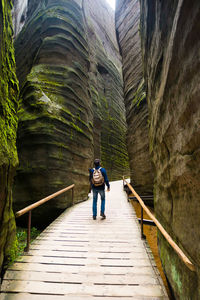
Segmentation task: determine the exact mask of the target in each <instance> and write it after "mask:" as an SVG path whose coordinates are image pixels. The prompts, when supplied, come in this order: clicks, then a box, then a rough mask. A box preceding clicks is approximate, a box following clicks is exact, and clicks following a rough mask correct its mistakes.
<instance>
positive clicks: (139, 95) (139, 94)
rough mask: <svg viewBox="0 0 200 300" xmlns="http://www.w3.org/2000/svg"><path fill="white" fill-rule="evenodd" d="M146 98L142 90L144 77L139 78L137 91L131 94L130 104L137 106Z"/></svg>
mask: <svg viewBox="0 0 200 300" xmlns="http://www.w3.org/2000/svg"><path fill="white" fill-rule="evenodd" d="M144 99H146V92H145V90H144V78H143V79H142V80H141V82H140V84H139V85H138V88H137V91H136V92H135V93H134V94H133V100H132V104H133V105H135V104H136V105H137V106H139V105H140V103H141V102H142V101H143V100H144Z"/></svg>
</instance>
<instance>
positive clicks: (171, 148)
mask: <svg viewBox="0 0 200 300" xmlns="http://www.w3.org/2000/svg"><path fill="white" fill-rule="evenodd" d="M199 19H200V2H199V1H198V0H194V1H192V2H191V1H189V0H180V1H178V0H177V1H161V2H159V1H153V2H152V1H146V0H145V1H144V0H141V38H142V50H143V61H144V75H145V82H146V85H147V91H148V92H147V101H148V105H149V116H150V117H149V119H150V133H149V135H150V151H151V156H152V159H153V163H154V166H155V170H156V175H155V186H154V188H155V193H154V195H155V212H156V216H157V218H158V219H159V220H160V222H161V223H162V224H163V226H164V227H165V228H166V230H167V231H168V232H169V234H170V235H171V236H172V238H173V239H174V240H175V241H176V242H177V243H178V245H179V246H180V247H181V248H182V250H183V251H184V252H185V254H186V255H188V257H189V258H191V260H192V262H193V263H194V265H195V267H196V272H195V273H192V272H191V271H189V270H188V269H187V267H186V266H185V265H184V264H183V263H182V262H181V261H180V259H179V258H178V256H177V255H176V254H175V253H174V251H173V250H172V249H171V248H170V247H169V246H168V245H167V243H166V242H165V241H164V240H163V238H162V237H161V236H159V249H160V255H161V259H162V263H163V266H164V269H165V272H166V274H167V277H168V279H169V282H170V284H171V286H172V287H173V290H174V293H175V296H176V299H181V300H182V299H199V298H200V277H199V274H200V273H199V270H200V269H199V267H200V256H199V253H200V243H199V241H200V231H199V228H200V218H199V214H200V202H199V199H200V189H199V186H200V167H199V166H200V148H199V145H200V105H199V103H200V93H199V92H200V86H199V77H200V68H199V66H200V52H199V49H200V39H199V30H200V22H199ZM197 274H198V275H197Z"/></svg>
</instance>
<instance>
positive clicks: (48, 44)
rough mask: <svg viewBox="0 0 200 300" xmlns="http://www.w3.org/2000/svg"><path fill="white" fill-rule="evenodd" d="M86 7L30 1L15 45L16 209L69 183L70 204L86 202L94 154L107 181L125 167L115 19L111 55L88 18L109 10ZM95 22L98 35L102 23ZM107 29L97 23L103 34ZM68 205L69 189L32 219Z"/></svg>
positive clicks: (78, 3)
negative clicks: (17, 91) (17, 83)
mask: <svg viewBox="0 0 200 300" xmlns="http://www.w3.org/2000/svg"><path fill="white" fill-rule="evenodd" d="M90 4H91V3H90V1H89V0H88V1H84V2H83V3H82V1H73V0H65V1H62V0H59V1H58V0H55V1H54V0H51V1H43V0H41V1H34V0H33V1H31V2H30V3H29V6H28V12H27V19H26V23H25V25H24V27H23V29H22V31H21V32H20V34H19V35H18V36H17V39H16V41H15V47H16V62H17V74H18V78H19V81H20V91H21V106H20V111H19V130H18V142H17V145H18V151H19V161H20V165H19V169H18V171H17V176H16V180H15V189H14V195H15V209H16V210H18V209H20V208H22V207H25V206H26V205H28V204H30V203H33V202H35V201H37V200H39V199H41V198H43V197H44V196H47V195H49V194H51V193H53V192H55V191H57V190H59V189H61V188H64V187H65V186H67V185H69V184H72V183H75V184H76V189H75V201H76V202H79V201H82V200H84V199H87V196H88V191H89V180H88V168H89V167H91V164H92V161H93V159H94V156H101V158H102V160H103V165H104V166H105V167H106V168H107V170H108V174H109V177H110V179H114V178H119V176H120V177H121V175H122V174H123V172H124V170H125V169H127V154H126V146H125V131H126V124H125V118H124V106H123V94H122V78H121V74H120V61H119V53H118V49H117V44H116V39H115V30H114V14H112V16H111V17H112V19H111V20H112V34H113V36H111V37H110V38H109V40H108V42H107V46H106V47H107V48H109V47H110V48H112V47H116V48H115V52H114V53H109V55H108V54H107V53H106V49H105V47H104V45H103V44H102V41H101V36H98V34H95V40H94V39H92V37H91V36H90V31H91V30H92V29H91V28H92V27H93V26H94V20H93V19H92V18H91V19H90V17H91V16H92V15H93V14H98V7H99V6H100V8H101V10H102V14H103V12H104V11H107V9H106V8H105V7H104V6H103V2H101V1H99V2H98V5H99V6H94V5H92V6H91V5H90ZM93 4H94V2H93ZM88 9H89V10H90V12H89V13H88ZM108 20H109V22H110V18H108ZM96 25H97V27H96V28H97V30H99V31H100V32H101V29H100V28H101V25H102V24H99V23H98V24H96ZM109 25H110V24H109V23H108V24H103V25H102V27H103V28H104V31H105V32H106V30H107V31H108V30H110V29H109ZM95 30H96V29H95ZM108 36H109V35H108ZM97 38H98V41H96V39H97ZM114 44H115V46H113V45H114ZM111 52H112V51H111ZM116 57H117V58H116ZM99 128H101V129H100V130H99ZM97 137H99V140H98V138H97ZM94 149H95V150H94ZM114 169H116V171H114ZM71 204H72V201H71V192H69V193H66V194H64V195H63V196H60V197H59V198H58V199H55V200H52V201H51V202H50V203H48V204H46V205H45V206H44V207H41V209H40V210H37V211H36V214H35V215H34V214H33V220H35V222H38V221H39V220H40V221H41V222H44V218H43V215H44V213H45V212H46V210H47V209H48V214H46V215H48V216H47V217H46V220H45V223H47V222H48V221H50V220H52V218H54V217H55V216H57V215H58V214H59V213H60V212H61V211H62V210H63V209H65V208H67V207H68V206H70V205H71ZM48 217H49V220H48Z"/></svg>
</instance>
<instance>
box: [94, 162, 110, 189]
mask: <svg viewBox="0 0 200 300" xmlns="http://www.w3.org/2000/svg"><path fill="white" fill-rule="evenodd" d="M99 168H101V167H100V166H98V167H96V168H95V169H96V170H98V169H99ZM100 171H101V173H102V175H103V177H104V182H105V183H104V184H102V185H99V186H94V184H92V177H93V172H94V169H89V172H90V177H89V180H90V184H91V186H92V188H95V189H97V190H104V189H105V184H106V185H107V187H108V189H109V188H110V183H109V181H108V176H107V173H106V169H104V168H101V170H100Z"/></svg>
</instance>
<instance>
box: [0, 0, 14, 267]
mask: <svg viewBox="0 0 200 300" xmlns="http://www.w3.org/2000/svg"><path fill="white" fill-rule="evenodd" d="M12 34H13V31H12V19H11V1H10V0H1V1H0V141H1V142H0V273H1V271H2V264H3V262H6V261H7V259H8V257H9V256H10V255H11V256H12V254H13V251H15V249H14V248H15V218H14V215H13V211H12V184H13V176H14V172H15V169H16V166H17V163H18V158H17V150H16V130H17V116H16V110H17V96H18V81H17V78H16V74H15V73H16V70H15V58H14V47H13V42H12Z"/></svg>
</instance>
